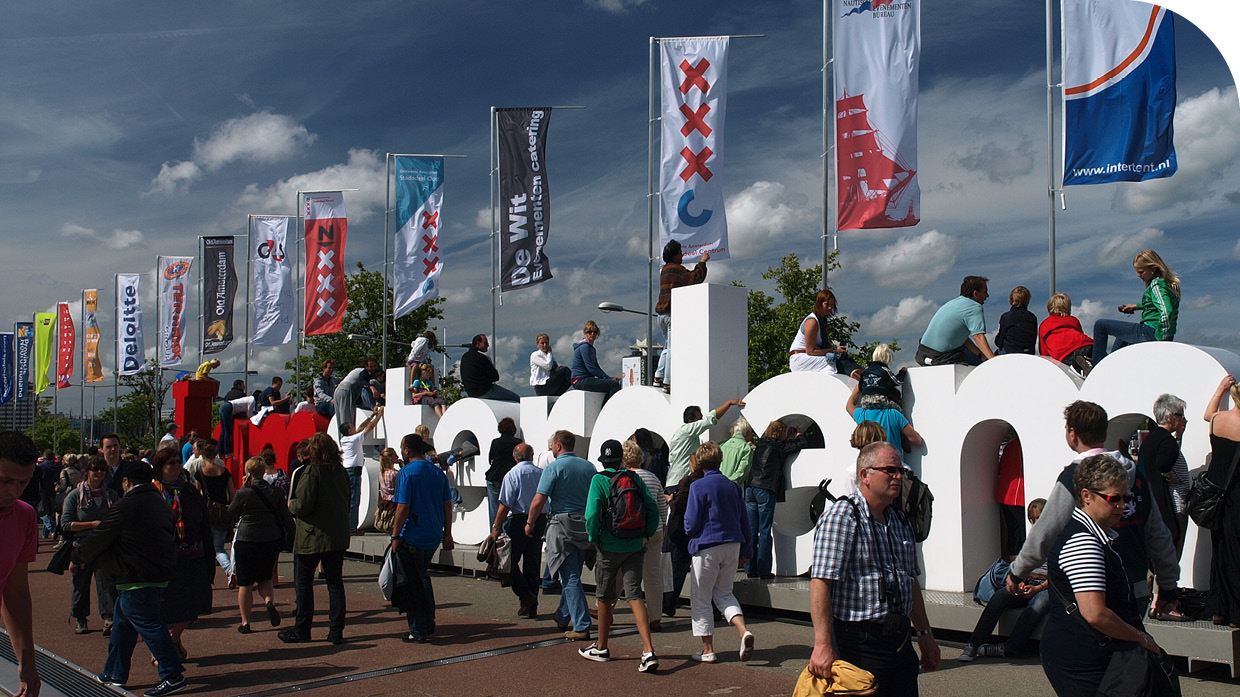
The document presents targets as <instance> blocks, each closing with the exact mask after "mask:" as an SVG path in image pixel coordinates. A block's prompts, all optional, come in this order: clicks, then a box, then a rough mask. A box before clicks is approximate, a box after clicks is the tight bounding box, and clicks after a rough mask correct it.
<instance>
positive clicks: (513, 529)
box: [504, 513, 547, 600]
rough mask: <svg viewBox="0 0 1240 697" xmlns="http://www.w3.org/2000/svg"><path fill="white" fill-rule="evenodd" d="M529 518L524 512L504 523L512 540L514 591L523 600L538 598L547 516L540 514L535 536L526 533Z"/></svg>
mask: <svg viewBox="0 0 1240 697" xmlns="http://www.w3.org/2000/svg"><path fill="white" fill-rule="evenodd" d="M527 520H528V519H527V518H526V516H525V514H524V513H518V514H517V515H514V516H512V517H511V518H509V519H508V520H507V521H506V522H505V523H504V532H506V533H508V537H509V538H510V539H511V540H512V592H513V593H515V594H516V595H517V597H518V598H520V599H521V600H525V599H526V598H529V597H533V598H534V599H535V600H537V598H538V584H539V572H540V571H541V568H540V567H541V566H542V538H543V532H544V531H545V530H546V528H547V516H545V515H544V516H539V517H538V520H537V521H535V523H534V536H533V537H527V536H526V534H525V523H526V521H527Z"/></svg>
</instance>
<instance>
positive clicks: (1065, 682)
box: [1042, 455, 1161, 697]
mask: <svg viewBox="0 0 1240 697" xmlns="http://www.w3.org/2000/svg"><path fill="white" fill-rule="evenodd" d="M1072 489H1073V491H1074V493H1075V495H1076V510H1074V511H1072V519H1071V520H1069V521H1068V524H1067V525H1065V526H1064V529H1063V532H1062V533H1060V535H1059V539H1058V541H1056V543H1055V547H1054V549H1053V550H1052V551H1051V555H1050V559H1049V562H1050V566H1049V570H1048V578H1049V581H1050V586H1051V612H1050V617H1049V618H1048V619H1047V622H1046V629H1045V630H1043V632H1042V669H1043V670H1044V671H1045V672H1046V677H1047V679H1048V680H1050V683H1051V686H1052V687H1053V688H1054V689H1055V694H1057V695H1059V696H1060V697H1068V696H1076V695H1082V696H1084V695H1091V696H1092V695H1094V694H1096V693H1097V691H1098V686H1099V685H1100V684H1101V683H1102V679H1103V676H1104V675H1105V673H1106V670H1107V664H1108V663H1109V662H1110V659H1111V654H1112V652H1113V651H1115V650H1116V649H1117V648H1123V647H1126V646H1131V645H1132V644H1139V645H1140V646H1141V647H1142V648H1144V649H1146V650H1148V651H1150V652H1151V653H1153V654H1155V655H1156V656H1157V655H1159V654H1160V653H1161V649H1160V648H1159V647H1158V644H1157V643H1155V641H1154V639H1153V637H1151V636H1150V635H1149V634H1146V633H1145V631H1144V627H1143V626H1142V624H1141V614H1140V611H1139V609H1138V608H1137V603H1136V601H1135V600H1133V597H1132V586H1131V585H1129V583H1128V576H1127V574H1126V573H1125V571H1124V564H1123V562H1122V561H1121V560H1120V557H1119V554H1118V553H1116V551H1115V550H1114V549H1113V548H1112V547H1111V542H1112V540H1113V539H1114V538H1115V536H1116V533H1115V531H1114V530H1112V528H1113V527H1114V526H1115V525H1116V524H1117V523H1119V521H1120V519H1121V518H1122V517H1123V515H1124V509H1125V508H1126V507H1127V506H1129V505H1131V504H1132V495H1131V494H1130V493H1129V490H1128V473H1127V472H1125V471H1124V468H1123V466H1122V465H1120V464H1119V463H1118V462H1116V461H1115V460H1114V459H1112V458H1111V457H1109V456H1107V455H1094V456H1092V457H1088V458H1086V459H1085V460H1083V461H1082V462H1081V464H1080V465H1078V466H1077V468H1076V472H1075V473H1074V474H1073V477H1072Z"/></svg>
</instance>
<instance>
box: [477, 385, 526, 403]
mask: <svg viewBox="0 0 1240 697" xmlns="http://www.w3.org/2000/svg"><path fill="white" fill-rule="evenodd" d="M470 396H471V397H472V396H473V395H470ZM478 399H493V400H495V401H497V402H520V401H521V396H520V395H518V394H517V393H516V392H513V391H512V390H509V389H507V388H504V387H500V386H499V385H491V389H489V390H487V391H486V392H483V393H482V394H480V395H478Z"/></svg>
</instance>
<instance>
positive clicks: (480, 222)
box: [474, 208, 491, 230]
mask: <svg viewBox="0 0 1240 697" xmlns="http://www.w3.org/2000/svg"><path fill="white" fill-rule="evenodd" d="M474 225H476V226H478V227H479V228H481V229H483V230H490V229H491V209H490V208H479V209H478V215H476V216H474Z"/></svg>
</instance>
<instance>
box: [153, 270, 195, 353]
mask: <svg viewBox="0 0 1240 697" xmlns="http://www.w3.org/2000/svg"><path fill="white" fill-rule="evenodd" d="M156 261H157V262H158V263H157V264H156V265H155V269H156V271H158V274H157V275H156V279H157V280H158V281H159V364H160V365H164V366H169V365H179V364H180V363H182V362H184V360H185V305H186V301H187V300H188V298H189V284H190V276H189V270H190V267H191V266H193V264H194V257H162V256H161V257H156Z"/></svg>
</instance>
